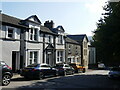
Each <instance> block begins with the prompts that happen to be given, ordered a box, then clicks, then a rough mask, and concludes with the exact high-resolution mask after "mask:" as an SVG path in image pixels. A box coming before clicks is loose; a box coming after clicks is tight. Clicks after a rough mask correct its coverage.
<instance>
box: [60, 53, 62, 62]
mask: <svg viewBox="0 0 120 90" xmlns="http://www.w3.org/2000/svg"><path fill="white" fill-rule="evenodd" d="M60 61H63V51H60Z"/></svg>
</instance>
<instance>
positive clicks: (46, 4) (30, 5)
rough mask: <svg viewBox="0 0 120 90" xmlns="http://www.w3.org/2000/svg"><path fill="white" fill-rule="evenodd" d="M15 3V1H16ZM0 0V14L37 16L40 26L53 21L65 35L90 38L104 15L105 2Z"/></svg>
mask: <svg viewBox="0 0 120 90" xmlns="http://www.w3.org/2000/svg"><path fill="white" fill-rule="evenodd" d="M16 1H17V0H16ZM16 1H15V0H2V2H1V3H0V9H1V10H2V13H5V14H7V15H11V16H14V17H17V18H20V19H25V18H27V17H29V16H31V15H37V16H38V18H39V19H40V21H41V22H42V24H44V22H45V21H46V20H53V21H54V23H55V27H56V26H58V25H62V26H63V27H64V29H65V32H66V33H69V34H87V35H88V36H92V31H94V30H95V29H96V22H97V21H98V20H99V19H100V17H101V14H102V13H104V11H103V9H102V6H104V5H105V2H106V1H107V0H56V1H55V0H46V1H45V0H44V1H43V0H36V1H35V0H34V1H33V0H23V1H22V0H18V1H17V2H16Z"/></svg>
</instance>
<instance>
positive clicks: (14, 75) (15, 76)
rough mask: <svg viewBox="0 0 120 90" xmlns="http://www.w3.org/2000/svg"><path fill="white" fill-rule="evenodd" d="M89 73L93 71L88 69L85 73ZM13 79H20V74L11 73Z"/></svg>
mask: <svg viewBox="0 0 120 90" xmlns="http://www.w3.org/2000/svg"><path fill="white" fill-rule="evenodd" d="M91 71H94V70H92V69H88V70H87V71H86V72H85V73H89V72H91ZM15 78H22V76H20V74H18V73H13V77H12V79H15Z"/></svg>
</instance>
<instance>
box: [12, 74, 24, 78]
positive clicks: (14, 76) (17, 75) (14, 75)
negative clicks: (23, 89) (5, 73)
mask: <svg viewBox="0 0 120 90" xmlns="http://www.w3.org/2000/svg"><path fill="white" fill-rule="evenodd" d="M21 77H22V76H20V74H18V73H13V77H12V79H15V78H21Z"/></svg>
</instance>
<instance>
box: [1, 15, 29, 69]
mask: <svg viewBox="0 0 120 90" xmlns="http://www.w3.org/2000/svg"><path fill="white" fill-rule="evenodd" d="M0 17H1V19H0V20H1V21H0V22H1V28H0V34H1V35H0V41H1V43H0V46H1V48H0V51H1V52H0V55H1V57H0V60H2V61H5V62H6V63H7V64H8V65H9V66H10V67H12V69H13V71H16V70H18V69H20V64H21V63H20V41H21V36H20V34H21V32H22V30H24V29H26V28H27V27H26V26H23V25H21V22H20V21H21V20H20V19H18V18H15V17H12V16H8V15H6V14H0Z"/></svg>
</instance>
